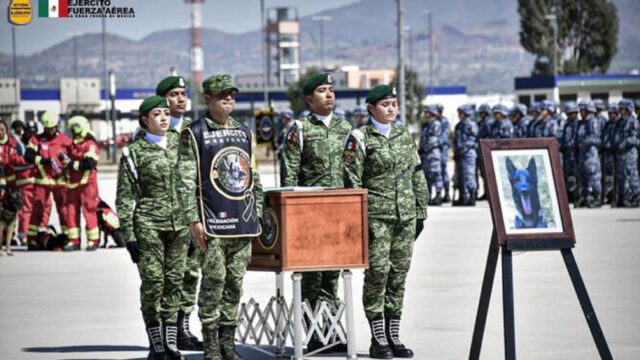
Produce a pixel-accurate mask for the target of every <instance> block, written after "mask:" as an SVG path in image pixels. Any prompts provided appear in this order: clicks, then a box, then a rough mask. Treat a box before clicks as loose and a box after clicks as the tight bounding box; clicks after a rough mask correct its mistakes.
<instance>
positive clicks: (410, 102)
mask: <svg viewBox="0 0 640 360" xmlns="http://www.w3.org/2000/svg"><path fill="white" fill-rule="evenodd" d="M404 79H405V88H404V89H405V93H404V94H405V99H406V101H405V104H406V105H405V109H406V112H407V115H406V119H407V123H408V124H412V123H415V122H416V121H417V122H420V114H422V99H423V98H424V85H422V81H420V77H419V76H418V73H417V72H415V71H414V70H413V69H411V68H410V67H409V66H407V65H405V68H404ZM391 86H395V87H396V89H397V88H398V70H396V74H395V75H394V77H393V80H392V81H391Z"/></svg>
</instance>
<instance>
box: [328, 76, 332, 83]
mask: <svg viewBox="0 0 640 360" xmlns="http://www.w3.org/2000/svg"><path fill="white" fill-rule="evenodd" d="M327 83H329V84H333V80H331V75H327Z"/></svg>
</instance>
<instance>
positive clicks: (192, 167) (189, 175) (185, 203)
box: [175, 117, 264, 224]
mask: <svg viewBox="0 0 640 360" xmlns="http://www.w3.org/2000/svg"><path fill="white" fill-rule="evenodd" d="M204 121H205V122H206V123H207V126H209V128H210V129H223V128H225V127H224V126H223V125H220V124H219V123H218V122H216V121H214V120H212V119H210V118H208V117H205V118H204ZM243 126H244V125H243V124H242V123H240V122H239V121H237V120H235V119H233V118H229V123H228V126H227V127H226V128H227V129H239V128H240V127H243ZM185 127H186V126H185ZM183 130H184V128H183ZM197 151H198V150H197V147H196V144H195V143H194V142H193V137H192V136H191V135H190V134H189V132H188V131H182V132H181V133H180V147H179V149H178V163H177V165H176V169H175V172H176V173H177V179H176V192H177V194H178V199H179V203H180V211H181V213H182V222H183V223H184V224H190V223H193V222H201V221H202V220H201V219H200V214H201V211H200V202H199V199H198V197H197V190H198V188H199V187H200V184H199V179H198V163H197V160H196V153H197ZM251 170H252V171H251V175H252V177H253V194H254V196H255V199H257V200H256V207H257V212H258V214H259V216H260V217H262V205H263V200H264V194H263V191H262V184H261V183H260V176H259V175H258V172H257V171H256V170H255V169H253V168H252V169H251Z"/></svg>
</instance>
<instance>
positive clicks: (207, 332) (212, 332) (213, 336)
mask: <svg viewBox="0 0 640 360" xmlns="http://www.w3.org/2000/svg"><path fill="white" fill-rule="evenodd" d="M202 348H203V350H204V360H223V359H222V354H220V341H219V338H218V327H217V326H216V327H206V326H203V328H202Z"/></svg>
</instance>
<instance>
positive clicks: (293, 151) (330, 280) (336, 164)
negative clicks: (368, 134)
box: [281, 74, 351, 351]
mask: <svg viewBox="0 0 640 360" xmlns="http://www.w3.org/2000/svg"><path fill="white" fill-rule="evenodd" d="M332 83H333V81H332V79H331V75H329V74H318V75H315V76H312V77H310V78H309V79H307V81H306V82H305V83H304V85H303V87H302V92H303V95H304V96H305V100H306V102H307V104H308V105H309V107H310V108H311V114H310V115H309V116H307V117H306V118H303V119H301V120H296V121H295V122H294V123H293V125H291V129H289V134H288V135H287V140H286V145H285V147H284V153H283V157H282V169H283V172H282V176H283V178H282V181H281V183H282V185H283V186H326V187H336V188H341V187H344V182H343V168H344V161H343V159H342V150H343V147H344V141H345V139H346V138H347V135H348V134H349V131H351V125H350V124H349V123H348V122H347V121H346V120H344V119H342V118H340V117H338V116H336V115H335V114H334V113H333V107H334V105H335V95H334V92H333V84H332ZM339 276H340V272H339V271H322V272H303V273H302V298H303V299H307V300H308V301H309V303H310V305H311V306H312V307H313V308H315V307H316V305H317V304H318V303H319V302H320V301H324V302H326V303H327V304H328V305H329V306H335V307H337V306H338V302H339V300H338V278H339ZM322 346H323V345H322V342H321V341H320V340H319V339H318V338H317V336H315V334H314V337H313V338H312V339H311V340H310V341H309V343H308V344H307V349H308V350H309V351H313V350H316V349H318V348H320V347H322ZM329 351H346V346H345V345H344V344H339V345H337V346H334V347H333V348H331V350H329Z"/></svg>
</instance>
